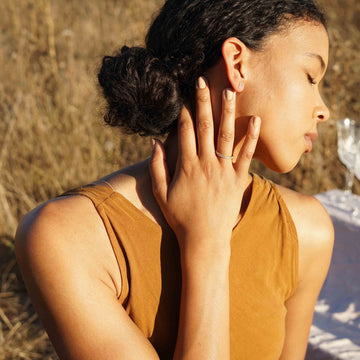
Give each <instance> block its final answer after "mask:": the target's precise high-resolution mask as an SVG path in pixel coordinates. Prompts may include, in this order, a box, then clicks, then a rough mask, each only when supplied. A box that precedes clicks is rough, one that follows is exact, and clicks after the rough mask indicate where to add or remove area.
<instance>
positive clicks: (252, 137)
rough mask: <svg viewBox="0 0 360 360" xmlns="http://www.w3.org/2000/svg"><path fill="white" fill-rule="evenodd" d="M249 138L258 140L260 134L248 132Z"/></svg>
mask: <svg viewBox="0 0 360 360" xmlns="http://www.w3.org/2000/svg"><path fill="white" fill-rule="evenodd" d="M248 138H249V140H252V141H254V140H257V138H258V135H256V134H254V133H250V134H248Z"/></svg>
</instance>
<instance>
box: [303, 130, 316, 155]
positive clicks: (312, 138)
mask: <svg viewBox="0 0 360 360" xmlns="http://www.w3.org/2000/svg"><path fill="white" fill-rule="evenodd" d="M317 138H318V134H317V133H316V132H314V133H309V134H306V135H305V141H306V143H307V146H308V148H307V150H306V152H307V153H309V152H310V151H311V150H312V148H313V144H312V143H313V141H315V140H316V139H317Z"/></svg>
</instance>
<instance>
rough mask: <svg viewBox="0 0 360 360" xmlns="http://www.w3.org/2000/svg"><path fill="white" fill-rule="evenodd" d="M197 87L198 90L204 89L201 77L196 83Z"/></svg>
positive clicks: (203, 81)
mask: <svg viewBox="0 0 360 360" xmlns="http://www.w3.org/2000/svg"><path fill="white" fill-rule="evenodd" d="M197 87H198V88H199V89H205V87H206V81H205V79H204V77H203V76H200V77H199V78H198V81H197Z"/></svg>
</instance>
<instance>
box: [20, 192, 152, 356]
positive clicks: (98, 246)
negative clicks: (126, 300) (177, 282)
mask: <svg viewBox="0 0 360 360" xmlns="http://www.w3.org/2000/svg"><path fill="white" fill-rule="evenodd" d="M79 219H81V220H79ZM103 249H105V250H103ZM16 255H17V259H18V263H19V266H20V269H21V272H22V274H23V278H24V281H25V284H26V286H27V289H28V292H29V295H30V297H31V300H32V302H33V304H34V307H35V309H36V311H37V312H38V314H39V317H40V320H41V322H42V323H43V325H44V327H45V329H46V331H47V333H48V335H49V337H50V339H51V341H52V343H53V345H54V347H55V349H56V352H57V353H58V355H59V357H60V359H66V360H98V359H106V360H117V359H129V360H130V359H134V360H135V359H136V360H138V359H144V360H153V359H154V360H155V359H158V356H157V354H156V352H155V350H154V348H153V347H152V345H151V344H150V342H149V341H148V340H147V339H146V338H145V336H144V335H143V334H142V333H141V331H140V330H139V329H138V328H137V326H136V325H135V324H134V323H133V322H132V320H131V319H130V318H129V316H128V314H127V313H126V312H125V310H124V308H123V307H122V306H121V305H120V304H119V301H118V299H117V293H118V291H119V289H116V287H115V286H114V282H113V281H112V280H113V279H112V277H115V276H116V275H117V274H116V271H118V269H116V267H117V264H116V260H115V259H114V255H113V252H112V249H111V245H110V243H109V240H108V238H107V234H106V231H105V228H104V226H103V224H102V222H101V219H100V218H99V216H98V214H97V212H96V210H95V209H94V207H93V205H92V203H91V202H90V200H88V199H86V198H85V197H81V196H78V197H71V198H61V199H59V200H56V201H53V202H51V203H48V204H46V205H45V206H42V207H41V208H38V209H36V210H35V211H33V212H32V213H30V214H28V215H27V216H26V217H25V218H24V220H23V221H22V223H21V224H20V226H19V229H18V232H17V235H16ZM107 264H114V267H108V266H107ZM113 268H115V271H114V270H113ZM109 273H110V274H111V276H112V277H111V276H109Z"/></svg>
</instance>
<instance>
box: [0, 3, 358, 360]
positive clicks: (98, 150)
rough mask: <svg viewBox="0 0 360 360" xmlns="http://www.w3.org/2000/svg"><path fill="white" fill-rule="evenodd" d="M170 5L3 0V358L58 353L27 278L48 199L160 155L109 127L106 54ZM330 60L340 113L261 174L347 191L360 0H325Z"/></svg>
mask: <svg viewBox="0 0 360 360" xmlns="http://www.w3.org/2000/svg"><path fill="white" fill-rule="evenodd" d="M162 3H163V1H160V0H76V1H75V0H62V1H55V0H54V1H50V0H1V2H0V14H1V22H0V359H56V355H55V353H54V351H53V349H52V347H51V345H50V343H49V341H48V339H47V336H46V333H45V332H44V330H43V329H42V327H41V325H40V323H39V321H38V318H37V315H36V314H34V311H33V309H32V306H31V303H30V301H29V298H28V297H27V294H26V291H25V288H24V286H23V284H22V281H21V277H20V275H19V272H18V269H17V266H16V262H15V257H14V251H13V237H14V233H15V230H16V226H17V224H18V221H19V219H20V218H21V217H22V216H23V215H24V214H25V213H27V212H28V211H29V210H31V209H32V208H33V207H35V206H36V205H37V204H39V203H41V202H43V201H45V200H47V199H49V198H51V197H54V196H56V195H58V194H60V193H62V192H63V191H65V190H66V189H69V188H72V187H76V186H78V185H80V184H86V183H89V182H91V181H92V180H94V179H97V178H99V177H101V176H103V175H105V174H107V173H110V172H112V171H114V170H117V169H118V168H119V167H123V166H125V165H127V164H129V163H132V162H135V161H137V160H140V159H143V158H145V157H147V156H148V155H149V154H150V146H149V139H147V138H141V137H139V136H129V135H124V134H122V133H121V132H120V131H119V130H116V129H111V128H109V127H107V126H105V125H104V123H103V120H102V116H103V110H104V103H103V100H102V98H101V96H100V93H99V89H98V87H97V77H96V76H97V71H98V68H99V66H100V63H101V60H102V57H103V56H104V55H105V54H106V55H111V54H113V53H114V52H115V51H116V50H117V49H118V48H120V47H121V46H122V45H123V44H127V45H139V44H140V45H141V44H143V42H144V35H145V32H146V29H147V28H148V26H149V25H150V22H151V20H152V18H153V16H154V12H156V11H157V10H158V9H159V7H160V6H161V5H162ZM321 4H322V5H323V6H324V8H325V11H326V13H327V15H328V18H329V35H330V41H331V50H330V52H331V53H330V62H329V67H328V71H327V75H326V77H325V79H324V82H323V89H322V91H323V95H324V99H325V101H326V103H327V105H328V106H329V108H330V111H331V119H330V120H329V121H328V122H327V123H324V124H322V125H321V126H319V135H320V136H319V139H318V140H317V141H316V142H315V144H314V145H315V146H314V149H313V151H312V152H311V153H310V154H306V155H304V156H303V158H302V160H301V161H300V163H299V165H298V166H297V167H296V168H295V169H294V170H293V171H292V172H291V173H289V174H285V175H279V174H275V173H273V172H271V171H269V170H267V169H265V168H264V167H263V166H262V165H261V164H259V163H254V165H253V170H254V171H256V172H258V173H260V174H263V175H265V176H267V177H269V178H271V179H273V180H274V181H275V182H277V183H279V184H282V185H284V186H287V187H290V188H292V189H295V190H298V191H300V192H303V193H307V194H315V193H319V192H322V191H326V190H329V189H333V188H343V187H344V182H345V167H344V166H343V165H342V164H341V163H340V161H339V160H338V156H337V148H336V120H337V119H340V118H344V117H350V118H353V119H355V120H360V101H359V96H360V82H359V81H360V2H359V1H358V0H341V1H340V0H322V1H321ZM354 192H355V193H358V194H359V193H360V184H359V182H358V181H356V182H355V186H354Z"/></svg>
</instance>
